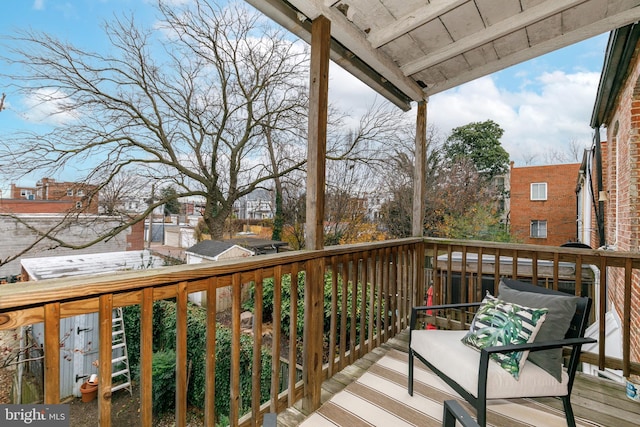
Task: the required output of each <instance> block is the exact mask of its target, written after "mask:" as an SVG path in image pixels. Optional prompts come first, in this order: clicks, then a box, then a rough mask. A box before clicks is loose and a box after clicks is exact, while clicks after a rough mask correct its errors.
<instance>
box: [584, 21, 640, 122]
mask: <svg viewBox="0 0 640 427" xmlns="http://www.w3.org/2000/svg"><path fill="white" fill-rule="evenodd" d="M639 39H640V25H639V24H638V23H635V24H631V25H627V26H625V27H622V28H618V29H617V30H615V31H612V32H611V34H610V35H609V42H608V44H607V52H606V54H605V57H604V65H603V67H602V74H600V83H599V84H598V93H597V94H596V102H595V104H594V106H593V113H592V115H591V127H592V128H598V127H600V126H602V125H606V124H607V123H608V122H609V120H610V117H611V113H612V112H613V109H614V106H615V100H616V98H617V97H618V93H619V92H620V88H621V87H622V84H623V83H624V79H625V76H626V75H627V72H628V70H629V64H630V63H631V58H632V56H633V53H634V52H635V50H636V46H637V45H638V40H639Z"/></svg>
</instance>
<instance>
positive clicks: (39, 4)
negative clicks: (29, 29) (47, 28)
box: [32, 0, 45, 10]
mask: <svg viewBox="0 0 640 427" xmlns="http://www.w3.org/2000/svg"><path fill="white" fill-rule="evenodd" d="M32 8H33V9H34V10H44V8H45V7H44V0H34V1H33V6H32Z"/></svg>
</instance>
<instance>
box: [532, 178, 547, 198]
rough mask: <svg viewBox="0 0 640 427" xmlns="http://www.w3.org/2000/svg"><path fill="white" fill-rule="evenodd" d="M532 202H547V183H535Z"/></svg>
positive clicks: (533, 184)
mask: <svg viewBox="0 0 640 427" xmlns="http://www.w3.org/2000/svg"><path fill="white" fill-rule="evenodd" d="M531 200H547V183H546V182H534V183H532V184H531Z"/></svg>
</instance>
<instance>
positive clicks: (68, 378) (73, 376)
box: [21, 250, 164, 398]
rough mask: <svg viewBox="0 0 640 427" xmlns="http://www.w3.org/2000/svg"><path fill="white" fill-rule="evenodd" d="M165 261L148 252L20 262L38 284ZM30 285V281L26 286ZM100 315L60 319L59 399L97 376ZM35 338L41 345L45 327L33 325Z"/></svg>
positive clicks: (75, 392)
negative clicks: (88, 378)
mask: <svg viewBox="0 0 640 427" xmlns="http://www.w3.org/2000/svg"><path fill="white" fill-rule="evenodd" d="M163 264H164V261H163V259H162V258H160V257H157V256H153V255H151V253H150V252H149V251H147V250H143V251H126V252H107V253H100V254H81V255H66V256H55V257H45V258H24V259H22V260H21V265H22V275H23V278H24V280H28V281H36V280H44V279H55V278H61V277H70V276H79V275H95V274H108V273H113V272H115V271H126V270H140V269H148V268H157V267H161V266H163ZM24 285H25V286H29V284H28V282H25V283H24ZM98 329H99V328H98V314H97V313H92V314H85V315H80V316H74V317H69V318H66V319H61V320H60V343H61V345H60V397H61V398H65V397H67V396H71V395H73V396H78V397H79V396H80V394H81V393H80V386H81V385H82V383H83V382H84V380H85V379H86V378H87V377H88V376H90V375H91V374H95V373H97V368H96V367H95V366H93V364H92V363H93V362H94V361H96V360H97V359H98ZM33 335H34V337H35V339H36V340H37V341H38V342H39V343H40V344H41V345H42V344H43V343H44V325H43V324H42V323H37V324H34V325H33Z"/></svg>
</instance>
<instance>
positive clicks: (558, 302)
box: [498, 281, 579, 381]
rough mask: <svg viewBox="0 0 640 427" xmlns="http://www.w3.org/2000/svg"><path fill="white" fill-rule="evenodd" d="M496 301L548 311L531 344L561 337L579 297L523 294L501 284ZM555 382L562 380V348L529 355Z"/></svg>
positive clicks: (566, 328) (571, 317)
mask: <svg viewBox="0 0 640 427" xmlns="http://www.w3.org/2000/svg"><path fill="white" fill-rule="evenodd" d="M498 298H499V299H501V300H503V301H507V302H511V303H516V304H520V305H524V306H527V307H531V308H547V309H549V312H548V313H547V318H546V319H545V321H544V323H542V327H541V328H540V331H539V332H538V335H536V338H535V340H534V342H541V341H556V340H561V339H563V338H564V336H565V334H566V333H567V330H568V329H569V325H570V324H571V319H573V315H574V314H575V312H576V304H577V302H578V299H579V297H575V296H571V295H567V296H564V295H548V294H538V293H535V292H522V291H517V290H515V289H511V288H510V287H508V286H507V285H506V284H504V283H503V282H502V281H500V285H499V287H498ZM528 360H530V361H531V362H532V363H535V364H536V365H538V366H539V367H541V368H542V369H544V370H545V371H547V372H549V373H550V374H551V375H553V376H554V378H555V379H557V380H558V381H562V349H561V348H558V349H556V348H554V349H551V350H543V351H535V352H531V353H529V359H528Z"/></svg>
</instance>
